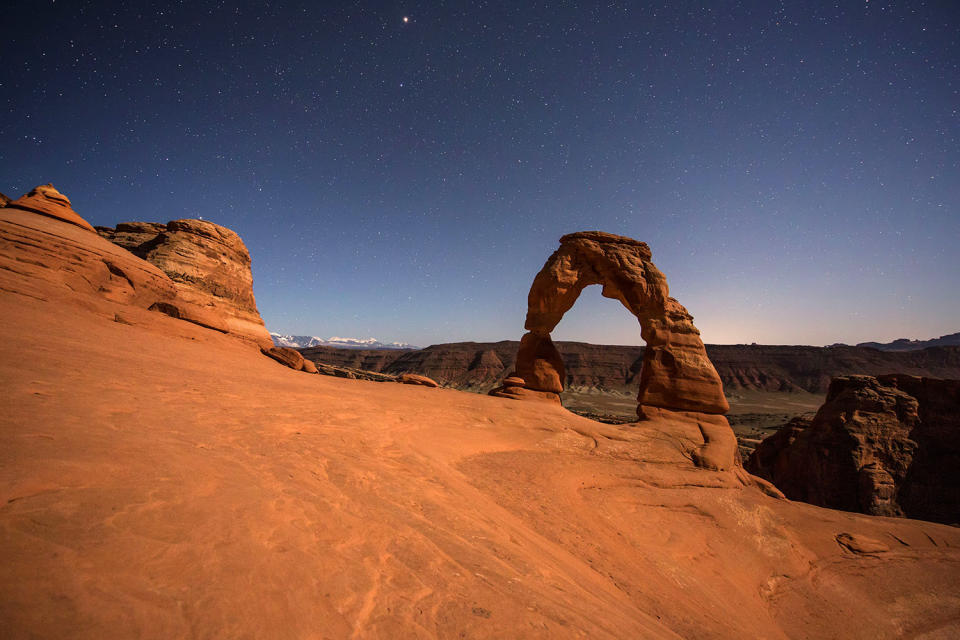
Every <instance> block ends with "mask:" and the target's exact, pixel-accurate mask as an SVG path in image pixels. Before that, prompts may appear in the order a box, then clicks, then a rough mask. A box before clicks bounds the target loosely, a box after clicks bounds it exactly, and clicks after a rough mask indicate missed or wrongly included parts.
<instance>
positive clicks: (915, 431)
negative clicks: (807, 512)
mask: <svg viewBox="0 0 960 640" xmlns="http://www.w3.org/2000/svg"><path fill="white" fill-rule="evenodd" d="M745 467H746V469H747V470H748V471H750V472H751V473H753V474H756V475H758V476H760V477H763V478H766V479H767V480H770V481H771V482H773V483H774V484H775V485H776V486H777V487H778V488H779V489H780V490H781V491H783V493H784V494H785V495H786V496H787V497H788V498H791V499H793V500H801V501H803V502H809V503H811V504H816V505H820V506H824V507H830V508H834V509H843V510H845V511H859V512H861V513H867V514H871V515H884V516H906V517H910V518H919V519H922V520H932V521H936V522H944V523H947V524H956V523H960V380H939V379H934V378H919V377H916V376H908V375H901V374H892V375H885V376H878V377H872V376H845V377H840V378H836V379H834V380H833V382H832V383H831V384H830V390H829V392H828V393H827V399H826V402H825V403H824V405H823V406H822V407H821V408H820V410H819V411H818V412H817V415H816V417H815V418H814V419H813V421H812V422H811V423H810V424H809V426H807V425H804V424H803V423H802V422H797V421H794V422H791V423H790V424H788V425H785V426H784V427H783V428H782V429H781V430H780V431H778V432H777V433H776V434H774V435H773V436H771V437H769V438H767V439H765V440H764V441H763V442H761V443H760V445H759V446H758V447H757V449H756V451H755V452H754V453H753V455H752V456H751V457H750V458H749V459H748V460H747V462H746V464H745Z"/></svg>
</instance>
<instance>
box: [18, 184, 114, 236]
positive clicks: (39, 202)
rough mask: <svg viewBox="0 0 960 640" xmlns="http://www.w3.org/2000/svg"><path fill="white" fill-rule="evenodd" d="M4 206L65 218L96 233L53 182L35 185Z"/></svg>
mask: <svg viewBox="0 0 960 640" xmlns="http://www.w3.org/2000/svg"><path fill="white" fill-rule="evenodd" d="M4 199H7V198H6V196H4ZM2 206H7V207H13V208H15V209H23V210H24V211H30V212H32V213H39V214H40V215H42V216H47V217H50V218H56V219H57V220H63V221H64V222H69V223H70V224H74V225H76V226H78V227H80V228H81V229H86V230H87V231H93V232H94V233H96V231H95V230H94V228H93V226H92V225H91V224H90V223H89V222H87V221H86V220H84V219H83V218H81V217H80V215H79V214H78V213H77V212H76V211H74V210H73V205H71V204H70V199H69V198H67V196H65V195H63V194H62V193H60V192H59V191H57V190H56V189H55V188H54V186H53V185H52V184H42V185H39V186H37V187H34V188H33V189H32V190H31V191H30V193H28V194H26V195H25V196H21V197H19V198H17V199H16V200H13V201H12V202H7V203H6V204H4V205H2Z"/></svg>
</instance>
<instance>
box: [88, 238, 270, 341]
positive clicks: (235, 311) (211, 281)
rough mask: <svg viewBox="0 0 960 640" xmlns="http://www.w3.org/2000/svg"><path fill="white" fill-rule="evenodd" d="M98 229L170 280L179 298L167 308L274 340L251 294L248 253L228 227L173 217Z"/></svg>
mask: <svg viewBox="0 0 960 640" xmlns="http://www.w3.org/2000/svg"><path fill="white" fill-rule="evenodd" d="M97 231H98V232H99V233H100V235H101V236H103V237H104V238H107V239H108V240H110V241H111V242H114V243H115V244H117V245H119V246H121V247H123V248H125V249H127V250H128V251H130V252H131V253H133V254H135V255H137V256H139V257H141V258H143V259H144V260H146V261H148V262H150V263H152V264H154V265H156V266H157V267H159V268H160V269H161V270H162V271H163V272H164V273H166V274H167V276H169V277H170V279H171V280H173V283H174V285H175V286H176V288H177V302H176V304H175V305H174V306H175V308H167V309H166V311H167V312H169V313H171V314H172V315H176V316H177V317H180V318H184V319H187V320H190V321H191V322H196V323H197V324H202V325H204V326H207V327H210V328H212V329H216V330H218V331H223V332H224V333H231V334H235V335H239V336H241V337H244V338H249V339H251V340H253V341H255V342H257V343H258V344H260V345H261V346H264V347H269V346H270V345H272V344H273V341H272V340H271V339H270V334H269V333H268V332H267V329H266V327H265V326H264V324H263V320H262V319H261V318H260V313H259V312H258V311H257V305H256V301H255V300H254V297H253V274H252V272H251V270H250V253H249V252H248V251H247V247H246V245H244V243H243V241H242V240H241V239H240V236H238V235H237V234H236V233H234V232H233V231H231V230H230V229H227V228H226V227H221V226H220V225H217V224H214V223H212V222H207V221H205V220H173V221H171V222H168V223H167V224H165V225H164V224H159V223H154V222H125V223H121V224H119V225H117V227H116V228H115V229H113V228H110V227H98V228H97Z"/></svg>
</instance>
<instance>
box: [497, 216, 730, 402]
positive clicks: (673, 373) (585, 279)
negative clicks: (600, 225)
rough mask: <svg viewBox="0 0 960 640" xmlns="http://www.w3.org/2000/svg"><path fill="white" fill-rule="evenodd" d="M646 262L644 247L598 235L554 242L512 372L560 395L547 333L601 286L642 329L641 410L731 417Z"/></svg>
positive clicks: (684, 322) (709, 368) (559, 367)
mask: <svg viewBox="0 0 960 640" xmlns="http://www.w3.org/2000/svg"><path fill="white" fill-rule="evenodd" d="M651 257H652V256H651V253H650V248H649V247H648V246H647V245H646V244H645V243H643V242H639V241H637V240H633V239H632V238H625V237H622V236H616V235H613V234H610V233H604V232H601V231H582V232H579V233H571V234H568V235H565V236H563V237H562V238H560V248H559V249H557V251H555V252H554V253H553V255H551V256H550V258H549V259H548V260H547V262H546V264H544V266H543V268H542V269H541V270H540V272H539V273H538V274H537V276H536V277H535V278H534V281H533V284H532V285H531V287H530V293H529V295H528V296H527V305H528V307H527V319H526V323H525V328H526V329H527V330H528V331H529V333H528V334H527V335H525V336H524V337H523V339H522V340H521V341H520V350H519V351H518V352H517V366H516V369H517V373H518V375H519V376H520V377H522V378H523V379H524V381H525V382H526V388H527V389H533V390H537V391H547V392H552V393H558V392H559V391H561V390H562V389H563V382H564V380H565V374H564V370H563V361H562V359H561V357H560V355H559V352H558V351H557V350H556V347H555V346H554V345H553V342H552V340H551V339H550V332H551V331H553V329H554V328H555V327H556V326H557V324H558V323H559V322H560V319H561V318H563V315H564V314H565V313H566V312H567V311H568V310H569V309H570V308H571V307H572V306H573V304H574V302H576V300H577V298H578V297H579V296H580V292H581V291H583V289H584V288H585V287H587V286H590V285H593V284H599V285H602V286H603V290H602V295H603V296H604V297H607V298H613V299H615V300H619V301H620V302H621V303H623V305H624V306H625V307H626V308H627V309H628V310H629V311H630V313H632V314H633V315H634V316H635V317H636V318H637V320H638V321H639V322H640V333H641V336H642V337H643V339H644V340H645V341H646V343H647V347H646V349H645V350H644V358H643V367H642V369H641V373H640V392H639V395H638V398H637V401H638V404H639V405H640V406H641V407H642V406H644V405H648V406H653V407H660V408H665V409H674V410H680V411H698V412H702V413H714V414H722V413H725V412H726V411H727V410H728V409H729V405H728V404H727V400H726V398H725V397H724V395H723V385H722V383H721V382H720V377H719V376H718V375H717V372H716V369H714V367H713V364H712V363H711V362H710V359H709V358H708V357H707V352H706V350H705V349H704V346H703V342H702V341H701V340H700V332H699V331H697V328H696V327H694V326H693V316H691V315H690V314H689V313H687V310H686V309H684V308H683V306H682V305H680V303H679V302H677V301H676V300H675V299H673V298H671V297H670V296H669V290H668V288H667V279H666V278H665V277H664V275H663V274H662V273H661V272H660V270H659V269H657V268H656V266H654V264H653V262H651ZM640 415H642V412H641V414H640Z"/></svg>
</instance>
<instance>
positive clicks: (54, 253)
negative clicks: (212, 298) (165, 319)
mask: <svg viewBox="0 0 960 640" xmlns="http://www.w3.org/2000/svg"><path fill="white" fill-rule="evenodd" d="M78 217H79V216H78ZM81 220H82V219H81ZM83 222H84V223H85V222H86V221H83ZM0 289H2V290H4V291H8V292H12V293H16V294H19V295H20V296H24V297H27V298H32V299H35V300H40V301H45V302H50V303H53V304H58V305H60V304H63V303H65V302H66V301H68V300H69V301H70V303H71V304H83V305H84V306H94V307H100V306H101V305H100V304H99V303H100V302H101V301H107V302H111V303H120V304H124V305H132V306H135V307H140V308H144V309H147V308H151V307H153V308H156V307H157V306H163V305H172V304H173V303H174V301H175V300H176V297H177V290H176V287H175V286H174V284H173V282H171V280H170V278H168V277H167V276H166V274H164V273H163V272H162V271H160V269H158V268H157V267H155V266H154V265H152V264H150V263H148V262H145V261H143V260H141V259H140V258H137V257H136V256H134V255H132V254H131V253H130V252H128V251H125V250H124V249H121V248H120V247H118V246H116V245H114V244H112V243H110V242H107V241H106V240H104V239H103V238H100V237H99V236H97V234H95V233H89V232H88V231H86V227H85V226H84V225H83V224H78V223H76V222H75V221H71V222H68V221H67V220H65V219H63V218H62V217H60V216H51V215H44V214H39V215H38V214H37V213H36V212H34V211H31V210H27V209H23V208H20V207H6V208H3V209H0ZM103 312H104V313H107V314H108V315H109V316H110V317H114V313H115V311H114V310H112V309H108V308H107V307H104V308H103Z"/></svg>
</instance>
